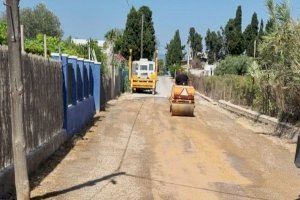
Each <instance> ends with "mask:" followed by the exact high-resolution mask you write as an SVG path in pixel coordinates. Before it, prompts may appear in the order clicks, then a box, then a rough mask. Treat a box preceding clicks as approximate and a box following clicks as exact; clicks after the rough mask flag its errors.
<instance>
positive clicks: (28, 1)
mask: <svg viewBox="0 0 300 200" xmlns="http://www.w3.org/2000/svg"><path fill="white" fill-rule="evenodd" d="M40 2H42V3H44V4H46V6H47V7H48V8H49V9H50V10H52V11H53V12H54V13H55V14H56V15H57V16H58V17H59V18H60V21H61V24H62V28H63V31H64V36H69V35H71V36H73V37H78V38H88V37H92V38H96V39H103V38H104V34H105V33H106V32H107V31H108V30H109V29H111V28H124V26H125V22H126V16H127V13H128V11H129V9H130V7H131V6H132V5H133V6H135V7H140V6H142V5H147V6H149V7H150V8H151V10H152V11H153V21H154V25H155V30H156V35H157V37H158V40H159V42H160V52H164V47H165V45H166V43H167V42H168V41H169V40H170V39H171V38H172V36H173V34H174V32H175V30H176V29H179V30H180V34H181V39H182V42H183V43H186V40H187V35H188V31H189V28H190V27H191V26H194V27H195V28H196V30H197V31H198V32H200V33H201V34H202V36H204V35H205V33H206V31H207V29H208V28H210V29H212V30H218V29H219V27H220V26H224V24H225V23H226V22H227V21H228V19H229V18H231V17H234V15H235V10H236V7H237V6H238V5H242V9H243V27H245V26H246V25H247V24H248V23H249V22H250V19H251V16H252V14H253V12H257V14H258V17H259V18H263V19H266V18H267V11H266V8H265V0H168V1H167V0H21V8H24V7H33V6H35V5H36V4H38V3H40ZM127 2H128V3H127ZM290 4H291V7H292V13H293V16H294V17H296V18H299V17H300V0H290ZM3 10H4V6H3V4H1V7H0V11H3ZM264 21H265V20H264Z"/></svg>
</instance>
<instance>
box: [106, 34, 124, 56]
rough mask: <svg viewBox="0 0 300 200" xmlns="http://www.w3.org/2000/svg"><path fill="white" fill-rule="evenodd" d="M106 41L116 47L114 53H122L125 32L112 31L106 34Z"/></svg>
mask: <svg viewBox="0 0 300 200" xmlns="http://www.w3.org/2000/svg"><path fill="white" fill-rule="evenodd" d="M104 37H105V39H106V40H107V41H109V42H111V43H113V46H114V53H120V51H121V48H122V43H123V31H122V30H120V29H111V30H109V31H108V32H107V33H106V34H105V36H104Z"/></svg>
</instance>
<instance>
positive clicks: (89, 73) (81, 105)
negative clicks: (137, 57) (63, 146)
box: [52, 54, 100, 136]
mask: <svg viewBox="0 0 300 200" xmlns="http://www.w3.org/2000/svg"><path fill="white" fill-rule="evenodd" d="M52 58H53V59H54V60H58V61H61V63H62V73H63V83H62V87H63V97H62V98H63V102H64V111H63V112H64V123H63V124H64V125H63V128H65V129H66V131H67V133H68V134H69V135H70V136H72V135H74V134H75V133H78V132H79V131H81V130H82V129H83V128H84V127H85V125H86V124H87V123H89V122H90V121H92V119H93V117H94V115H95V112H96V108H95V98H94V96H95V95H93V93H94V91H95V90H94V88H95V87H100V84H98V83H97V82H96V81H95V80H97V78H98V77H97V74H98V72H95V71H94V70H95V69H96V68H95V65H94V63H93V62H90V61H88V62H86V61H83V59H78V58H77V57H75V56H68V55H64V54H63V55H61V56H59V54H52ZM99 76H100V73H99ZM95 85H96V86H95ZM96 98H98V97H96ZM97 101H98V100H97Z"/></svg>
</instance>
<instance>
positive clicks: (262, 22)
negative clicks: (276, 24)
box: [258, 19, 265, 41]
mask: <svg viewBox="0 0 300 200" xmlns="http://www.w3.org/2000/svg"><path fill="white" fill-rule="evenodd" d="M264 34H265V32H264V20H263V19H261V21H260V25H259V32H258V39H259V41H262V37H263V36H264Z"/></svg>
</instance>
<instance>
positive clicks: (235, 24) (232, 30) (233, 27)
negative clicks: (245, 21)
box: [224, 6, 244, 55]
mask: <svg viewBox="0 0 300 200" xmlns="http://www.w3.org/2000/svg"><path fill="white" fill-rule="evenodd" d="M224 34H225V40H226V50H227V53H229V54H231V55H240V54H242V53H243V52H244V45H243V44H244V43H243V33H242V7H241V6H238V8H237V11H236V17H235V18H234V19H229V21H228V22H227V24H226V26H225V30H224Z"/></svg>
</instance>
